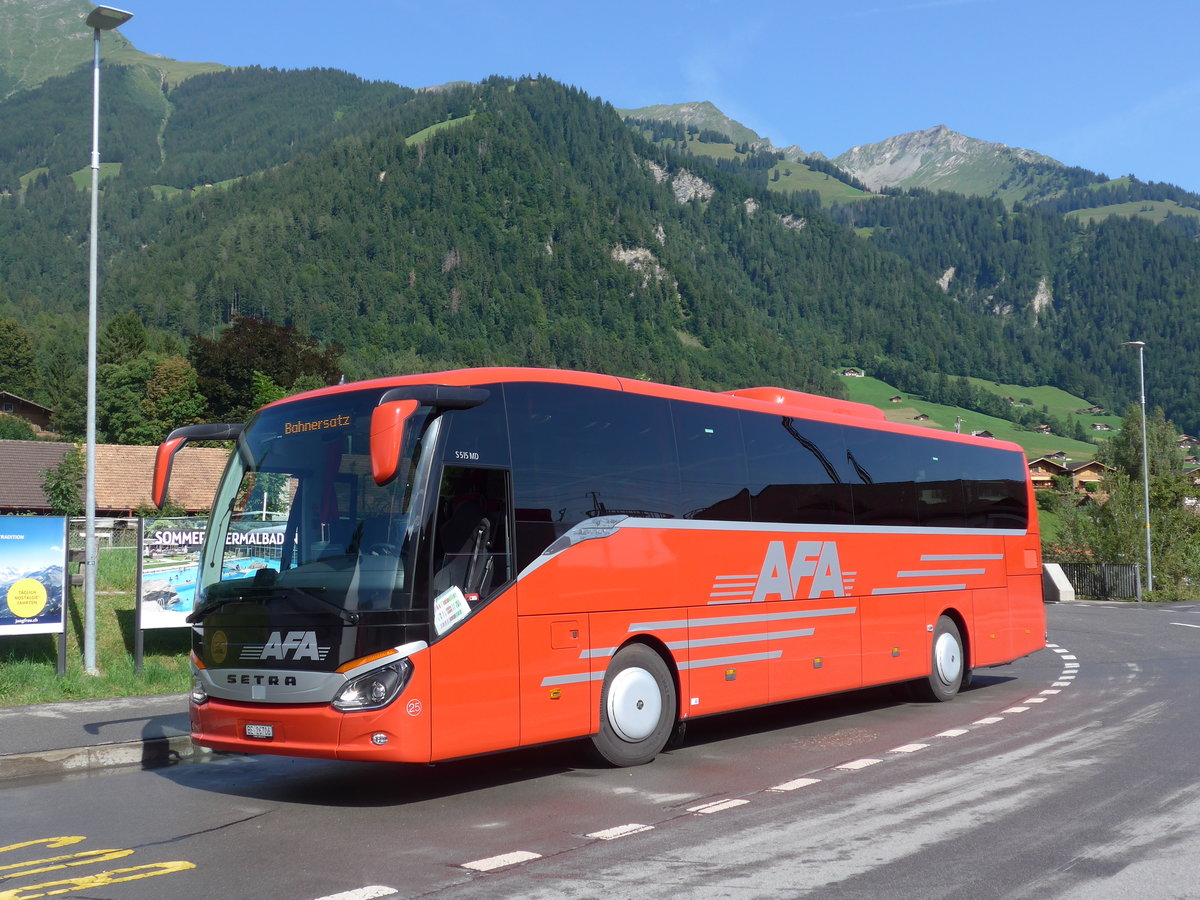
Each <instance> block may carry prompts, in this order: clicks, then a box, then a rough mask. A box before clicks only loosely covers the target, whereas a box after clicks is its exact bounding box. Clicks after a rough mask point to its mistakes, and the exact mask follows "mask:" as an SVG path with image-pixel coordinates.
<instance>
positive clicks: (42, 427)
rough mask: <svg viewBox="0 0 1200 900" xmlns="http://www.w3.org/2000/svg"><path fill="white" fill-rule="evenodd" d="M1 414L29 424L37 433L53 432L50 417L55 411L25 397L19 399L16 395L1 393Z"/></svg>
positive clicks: (6, 392)
mask: <svg viewBox="0 0 1200 900" xmlns="http://www.w3.org/2000/svg"><path fill="white" fill-rule="evenodd" d="M0 413H4V414H5V415H9V416H12V417H14V418H17V419H20V420H21V421H22V422H27V423H29V425H30V426H31V427H32V428H33V430H34V431H35V432H40V433H42V434H47V433H50V432H52V431H53V429H52V428H51V427H50V416H51V415H52V414H53V410H51V409H50V408H49V407H47V406H42V405H41V404H40V403H34V402H33V401H32V400H26V399H25V398H24V397H18V396H17V395H16V394H10V393H9V392H8V391H0Z"/></svg>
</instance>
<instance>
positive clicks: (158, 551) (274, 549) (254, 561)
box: [138, 518, 284, 629]
mask: <svg viewBox="0 0 1200 900" xmlns="http://www.w3.org/2000/svg"><path fill="white" fill-rule="evenodd" d="M207 528H208V520H207V519H203V518H171V519H147V520H145V527H144V531H143V533H142V550H141V555H142V564H141V588H140V591H139V595H138V596H139V598H140V599H139V603H138V628H139V629H152V628H185V627H187V621H186V619H187V617H188V616H189V615H190V614H191V612H192V609H193V608H194V606H195V599H196V579H197V576H198V575H199V570H200V549H201V547H203V546H204V537H205V533H206V531H207ZM283 528H284V526H283V523H282V522H278V523H267V524H264V523H262V522H256V521H249V522H234V523H232V525H231V526H230V529H229V533H228V534H227V535H226V539H225V553H224V554H223V557H222V561H221V562H222V564H221V580H222V581H224V580H226V579H230V578H244V577H247V575H248V574H253V571H254V570H255V569H262V568H271V569H275V570H278V569H279V551H280V548H281V547H282V546H283Z"/></svg>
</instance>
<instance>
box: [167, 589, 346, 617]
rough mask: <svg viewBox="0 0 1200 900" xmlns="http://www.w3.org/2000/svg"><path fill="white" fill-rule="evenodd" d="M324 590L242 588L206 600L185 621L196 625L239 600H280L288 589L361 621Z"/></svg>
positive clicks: (258, 601) (254, 601) (253, 601)
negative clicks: (231, 594) (226, 595)
mask: <svg viewBox="0 0 1200 900" xmlns="http://www.w3.org/2000/svg"><path fill="white" fill-rule="evenodd" d="M323 590H325V588H298V587H287V588H280V587H277V586H274V585H272V586H270V587H266V586H264V587H248V588H242V590H241V591H240V592H239V593H237V594H236V595H234V596H232V597H217V598H214V599H212V600H208V601H206V602H205V603H204V604H202V605H201V606H200V608H199V609H196V610H193V611H192V613H191V615H189V616H188V617H187V618H186V619H184V621H185V622H187V623H188V624H190V625H194V624H196V623H197V622H200V621H202V620H203V619H204V618H205V617H207V616H208V615H210V614H211V613H214V612H216V611H217V610H218V609H220V608H221V607H223V606H228V605H229V604H230V603H237V602H239V601H249V602H251V603H261V602H263V601H267V600H278V599H282V598H283V597H286V596H287V592H288V591H294V592H295V593H297V594H299V595H300V596H302V597H307V598H308V599H309V600H315V601H317V602H318V603H320V604H322V605H323V606H327V607H329V609H331V610H332V611H333V612H334V613H336V614H337V617H338V618H339V619H341V620H342V621H343V622H345V623H346V624H347V625H357V624H358V622H359V618H360V616H359V614H358V613H356V612H351V611H350V610H348V609H343V608H342V607H340V606H338V605H337V604H336V603H334V602H333V601H332V600H326V599H325V598H324V597H322V596H320V594H319V593H318V592H319V591H323ZM253 594H258V595H259V596H251V595H253Z"/></svg>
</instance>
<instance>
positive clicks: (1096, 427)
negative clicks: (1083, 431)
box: [1092, 422, 1113, 431]
mask: <svg viewBox="0 0 1200 900" xmlns="http://www.w3.org/2000/svg"><path fill="white" fill-rule="evenodd" d="M1112 430H1113V429H1112V426H1111V425H1109V424H1108V423H1106V422H1093V423H1092V431H1112Z"/></svg>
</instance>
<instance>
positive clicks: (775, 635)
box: [667, 628, 816, 650]
mask: <svg viewBox="0 0 1200 900" xmlns="http://www.w3.org/2000/svg"><path fill="white" fill-rule="evenodd" d="M814 631H816V629H815V628H801V629H800V630H798V631H768V632H767V633H766V634H735V635H731V636H729V637H715V638H697V639H696V640H692V641H671V642H670V643H668V644H667V646H668V647H670V648H671V649H672V650H694V649H695V648H697V647H723V646H724V645H726V644H753V643H756V642H758V641H769V640H786V639H788V638H798V637H811V636H812V634H813V632H814Z"/></svg>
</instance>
